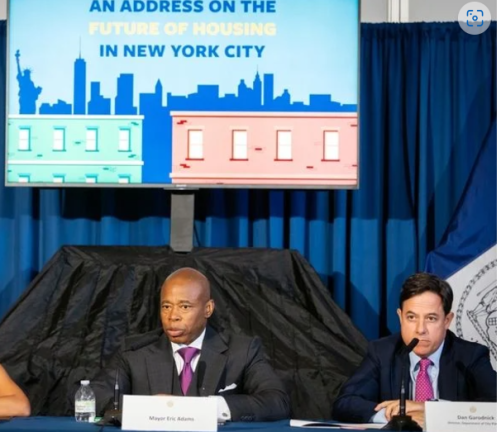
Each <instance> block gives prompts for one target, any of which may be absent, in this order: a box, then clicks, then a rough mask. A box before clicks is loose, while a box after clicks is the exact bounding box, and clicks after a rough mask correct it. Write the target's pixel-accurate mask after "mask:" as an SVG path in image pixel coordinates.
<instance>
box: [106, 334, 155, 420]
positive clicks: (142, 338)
mask: <svg viewBox="0 0 501 432" xmlns="http://www.w3.org/2000/svg"><path fill="white" fill-rule="evenodd" d="M162 334H164V331H163V329H161V328H160V329H155V330H153V331H150V332H148V333H144V334H142V335H139V336H138V337H134V340H135V342H130V343H129V344H128V345H127V346H126V347H125V349H124V351H137V350H139V349H141V348H143V347H145V346H147V345H150V344H152V343H153V342H155V341H157V340H158V338H159V337H160V336H161V335H162ZM108 405H109V404H108ZM119 405H120V370H119V368H118V367H117V369H116V373H115V385H114V387H113V409H108V410H106V411H105V412H104V415H103V418H102V419H101V420H100V421H99V422H97V424H98V425H100V426H108V425H112V426H121V425H122V411H121V410H120V406H119Z"/></svg>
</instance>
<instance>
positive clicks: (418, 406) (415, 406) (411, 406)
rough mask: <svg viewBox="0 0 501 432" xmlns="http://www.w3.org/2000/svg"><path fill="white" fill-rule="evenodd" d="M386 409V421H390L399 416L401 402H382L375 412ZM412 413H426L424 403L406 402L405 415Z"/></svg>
mask: <svg viewBox="0 0 501 432" xmlns="http://www.w3.org/2000/svg"><path fill="white" fill-rule="evenodd" d="M385 408H386V412H385V417H386V420H388V421H389V420H390V419H391V418H392V417H393V416H394V415H397V414H398V412H399V411H400V401H399V400H389V401H384V402H381V403H380V404H378V405H376V408H374V411H381V410H382V409H385ZM410 412H413V413H418V412H424V402H416V401H410V400H408V401H406V402H405V413H406V414H409V413H410Z"/></svg>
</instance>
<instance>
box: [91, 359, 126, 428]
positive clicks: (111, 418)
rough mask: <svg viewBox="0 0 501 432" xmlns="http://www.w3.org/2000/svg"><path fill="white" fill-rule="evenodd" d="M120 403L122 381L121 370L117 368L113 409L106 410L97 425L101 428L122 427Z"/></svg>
mask: <svg viewBox="0 0 501 432" xmlns="http://www.w3.org/2000/svg"><path fill="white" fill-rule="evenodd" d="M119 402H120V379H119V370H118V368H117V370H116V374H115V386H114V388H113V409H109V410H106V411H105V412H104V415H103V418H102V419H101V421H99V422H98V423H97V424H98V425H100V426H108V425H111V426H121V425H122V411H120V410H119Z"/></svg>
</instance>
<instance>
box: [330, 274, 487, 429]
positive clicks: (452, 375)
mask: <svg viewBox="0 0 501 432" xmlns="http://www.w3.org/2000/svg"><path fill="white" fill-rule="evenodd" d="M452 301H453V293H452V289H451V287H450V285H449V284H448V283H447V282H446V281H444V280H441V279H439V278H438V277H436V276H434V275H431V274H428V273H417V274H415V275H413V276H411V277H409V278H408V279H407V280H406V281H405V282H404V285H403V287H402V290H401V293H400V308H399V309H398V310H397V313H398V317H399V319H400V326H401V331H400V334H397V335H392V336H389V337H385V338H382V339H379V340H376V341H372V342H370V343H369V348H368V352H367V355H366V357H365V358H364V360H363V362H362V364H361V365H360V367H359V368H358V369H357V371H356V372H355V373H354V374H353V376H352V377H351V378H350V379H349V380H348V381H347V382H346V383H345V384H344V385H343V387H342V388H341V391H340V394H339V396H338V398H337V400H336V401H335V403H334V406H333V418H335V419H336V420H340V421H347V422H363V423H366V422H378V423H379V422H381V423H382V422H387V421H388V420H390V419H391V417H392V416H393V415H396V414H398V411H399V397H400V385H401V380H402V376H401V374H402V367H403V366H404V365H403V362H405V366H404V368H405V369H404V370H405V371H406V372H405V373H406V374H407V376H406V380H407V387H406V388H407V389H409V391H408V393H407V396H408V398H409V399H411V400H408V401H407V402H406V405H407V406H406V409H407V414H408V415H410V416H412V417H413V419H414V420H415V421H417V422H418V423H419V424H421V426H422V425H423V418H424V401H426V400H448V401H496V400H497V389H496V382H497V374H496V372H495V371H494V370H493V369H492V366H491V363H490V360H489V351H488V349H487V348H486V347H485V346H482V345H480V344H477V343H473V342H467V341H465V340H462V339H460V338H458V337H456V336H455V335H454V334H453V333H452V332H451V331H449V326H450V324H451V321H452V318H453V316H454V314H453V313H452V312H451V308H452ZM414 338H417V339H419V343H418V345H417V346H416V347H415V348H414V350H413V351H412V352H411V353H410V354H409V355H408V356H403V355H402V354H400V353H401V350H402V348H403V346H404V344H405V345H408V344H409V343H410V342H411V341H412V339H414Z"/></svg>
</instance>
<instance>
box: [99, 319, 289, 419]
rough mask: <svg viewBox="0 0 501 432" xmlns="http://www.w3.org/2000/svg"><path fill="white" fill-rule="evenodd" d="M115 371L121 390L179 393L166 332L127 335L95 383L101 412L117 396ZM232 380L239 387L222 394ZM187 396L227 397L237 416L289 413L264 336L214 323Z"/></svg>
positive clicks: (269, 416) (277, 416)
mask: <svg viewBox="0 0 501 432" xmlns="http://www.w3.org/2000/svg"><path fill="white" fill-rule="evenodd" d="M117 370H118V373H119V377H120V378H119V380H120V393H121V394H134V395H155V394H159V393H164V394H179V393H178V392H179V389H180V386H179V382H178V381H179V376H178V374H177V369H175V362H174V358H173V354H172V345H171V343H170V341H169V339H168V338H167V336H166V335H165V334H164V333H163V331H156V332H150V333H148V334H146V335H142V336H139V337H137V336H136V337H133V338H130V339H128V340H127V341H126V345H125V349H124V350H123V351H121V352H120V353H118V354H117V355H116V356H115V359H114V361H112V363H111V365H110V366H109V367H108V368H106V370H104V371H103V372H102V373H101V375H100V376H99V377H98V379H97V380H96V381H93V382H91V386H92V388H93V389H94V392H95V393H96V402H97V412H98V413H101V412H102V411H103V410H104V408H105V407H108V406H109V404H110V401H112V400H113V388H114V383H115V377H116V373H117ZM232 384H236V388H235V389H232V390H228V391H224V392H222V393H220V390H223V389H225V388H226V387H228V386H230V385H232ZM187 395H188V396H190V395H191V396H210V395H217V396H223V397H224V399H225V400H226V403H227V404H228V407H229V409H230V411H231V418H232V420H233V421H269V420H279V419H283V418H288V416H289V410H290V406H289V397H288V395H287V393H286V392H285V390H284V387H283V385H282V383H281V382H280V380H279V378H278V377H277V375H276V374H275V372H274V371H273V369H272V368H271V366H270V364H269V363H268V362H267V361H266V359H265V358H264V353H263V348H262V344H261V342H260V340H259V339H258V338H249V337H246V336H237V335H232V336H230V337H228V338H223V336H222V335H220V334H218V333H216V332H215V331H214V330H213V329H212V328H210V327H207V330H206V333H205V337H204V342H203V345H202V351H201V353H200V359H199V361H198V364H197V368H196V371H195V376H194V378H193V380H192V385H191V386H190V389H189V391H188V394H187Z"/></svg>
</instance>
